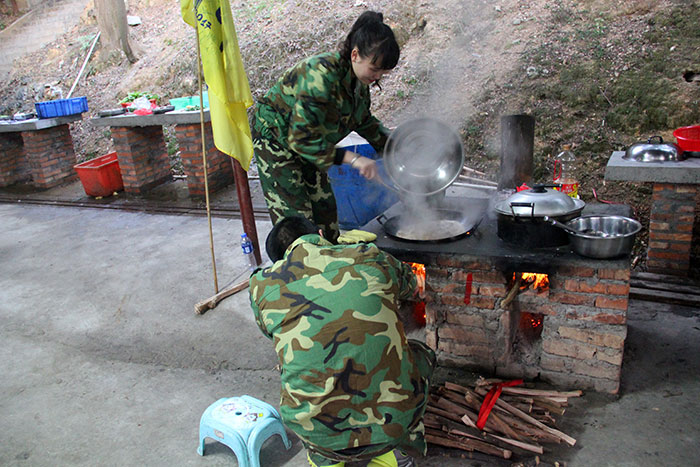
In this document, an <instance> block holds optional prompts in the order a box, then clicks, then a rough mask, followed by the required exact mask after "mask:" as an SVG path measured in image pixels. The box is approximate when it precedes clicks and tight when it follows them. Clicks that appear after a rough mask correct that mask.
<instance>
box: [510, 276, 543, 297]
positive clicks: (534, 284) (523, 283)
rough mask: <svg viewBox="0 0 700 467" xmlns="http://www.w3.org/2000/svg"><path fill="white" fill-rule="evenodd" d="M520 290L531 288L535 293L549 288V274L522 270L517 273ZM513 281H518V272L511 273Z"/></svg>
mask: <svg viewBox="0 0 700 467" xmlns="http://www.w3.org/2000/svg"><path fill="white" fill-rule="evenodd" d="M519 276H520V277H519V279H520V280H519V282H520V290H526V289H532V290H534V291H536V292H537V293H541V292H546V291H547V290H549V276H548V275H547V274H538V273H535V272H523V273H521V274H520V275H519ZM513 281H514V282H515V281H518V273H514V274H513Z"/></svg>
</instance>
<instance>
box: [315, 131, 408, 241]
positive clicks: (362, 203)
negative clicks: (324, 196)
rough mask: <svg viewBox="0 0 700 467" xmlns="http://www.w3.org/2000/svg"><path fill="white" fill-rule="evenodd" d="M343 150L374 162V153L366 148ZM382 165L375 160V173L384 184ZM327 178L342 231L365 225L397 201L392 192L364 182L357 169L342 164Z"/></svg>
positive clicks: (371, 148) (348, 147)
mask: <svg viewBox="0 0 700 467" xmlns="http://www.w3.org/2000/svg"><path fill="white" fill-rule="evenodd" d="M344 149H347V150H348V151H352V152H355V153H357V154H360V155H362V156H365V157H369V158H371V159H376V158H377V152H376V151H375V150H374V148H373V147H372V145H370V144H359V145H356V146H346V147H344ZM383 162H384V161H382V160H381V159H379V160H377V169H378V170H379V175H380V176H381V177H382V179H383V180H387V175H386V173H385V172H384V163H383ZM328 177H329V178H330V181H331V187H332V188H333V194H334V195H335V200H336V204H337V206H338V223H339V224H340V228H341V229H343V230H350V229H356V228H358V227H361V226H363V225H365V224H366V223H367V222H369V221H370V220H372V219H373V218H375V217H377V216H378V215H379V214H381V213H383V212H384V211H386V210H387V209H388V208H389V207H390V206H392V205H393V204H394V203H396V202H398V200H399V197H398V196H397V194H396V193H395V192H393V191H392V190H390V189H388V188H386V187H385V186H383V185H381V184H379V183H378V182H376V181H371V180H367V179H365V178H364V177H363V176H362V175H360V172H359V171H358V170H357V169H353V168H352V167H350V166H349V165H346V164H344V165H334V166H332V167H331V168H330V169H329V171H328Z"/></svg>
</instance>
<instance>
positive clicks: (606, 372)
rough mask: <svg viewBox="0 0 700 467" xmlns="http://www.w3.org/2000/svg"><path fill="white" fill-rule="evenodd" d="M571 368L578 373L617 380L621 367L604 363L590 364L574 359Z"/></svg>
mask: <svg viewBox="0 0 700 467" xmlns="http://www.w3.org/2000/svg"><path fill="white" fill-rule="evenodd" d="M571 370H572V371H573V372H574V373H577V374H579V375H586V376H591V377H593V378H604V379H611V380H614V381H618V380H619V379H620V371H621V367H620V366H619V365H618V366H613V365H605V364H600V363H598V364H594V365H591V364H589V363H586V362H582V361H574V362H573V363H572V365H571Z"/></svg>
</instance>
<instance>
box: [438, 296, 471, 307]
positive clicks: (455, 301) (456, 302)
mask: <svg viewBox="0 0 700 467" xmlns="http://www.w3.org/2000/svg"><path fill="white" fill-rule="evenodd" d="M440 303H442V304H443V305H452V306H466V305H465V304H464V296H459V295H446V294H444V295H440Z"/></svg>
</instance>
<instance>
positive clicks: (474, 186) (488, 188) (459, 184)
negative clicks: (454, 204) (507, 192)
mask: <svg viewBox="0 0 700 467" xmlns="http://www.w3.org/2000/svg"><path fill="white" fill-rule="evenodd" d="M450 186H460V187H465V188H479V189H481V190H489V191H496V190H498V187H495V186H490V185H476V184H474V183H462V182H454V183H453V184H452V185H450Z"/></svg>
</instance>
